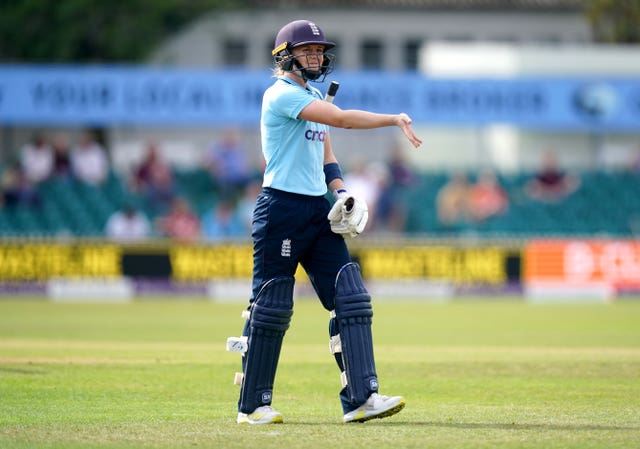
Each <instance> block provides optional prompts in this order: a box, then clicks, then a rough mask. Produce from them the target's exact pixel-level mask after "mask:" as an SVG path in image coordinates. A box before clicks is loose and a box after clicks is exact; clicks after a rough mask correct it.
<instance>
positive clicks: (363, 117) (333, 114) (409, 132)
mask: <svg viewBox="0 0 640 449" xmlns="http://www.w3.org/2000/svg"><path fill="white" fill-rule="evenodd" d="M299 117H300V118H302V119H304V120H308V121H310V122H316V123H323V124H325V125H329V126H333V127H334V128H346V129H373V128H384V127H387V126H397V127H399V128H400V129H401V130H402V132H403V133H404V135H405V136H406V137H407V139H409V141H410V142H411V144H412V145H413V146H414V147H416V148H418V147H419V146H420V145H421V144H422V140H420V139H419V138H418V137H417V136H416V135H415V133H414V132H413V129H412V128H411V118H410V117H409V116H408V115H407V114H405V113H401V114H377V113H375V112H369V111H362V110H359V109H347V110H342V109H340V108H339V107H338V106H336V105H335V104H332V103H328V102H326V101H320V100H316V101H312V102H311V103H310V104H309V105H308V106H307V107H306V108H304V109H303V110H302V112H301V113H300V115H299Z"/></svg>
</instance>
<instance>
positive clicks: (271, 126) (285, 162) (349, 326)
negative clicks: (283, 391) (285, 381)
mask: <svg viewBox="0 0 640 449" xmlns="http://www.w3.org/2000/svg"><path fill="white" fill-rule="evenodd" d="M334 46H335V44H334V43H332V42H328V41H326V40H325V37H324V33H323V32H322V30H321V29H320V28H319V27H318V26H317V25H316V24H315V23H313V22H310V21H308V20H296V21H294V22H291V23H289V24H287V25H285V26H284V27H283V28H282V29H281V30H280V31H279V32H278V35H277V37H276V41H275V46H274V49H273V52H272V54H273V57H274V61H275V69H274V77H275V78H276V80H275V82H274V83H273V85H271V86H270V87H269V88H268V89H267V90H266V91H265V93H264V98H263V103H262V118H261V121H260V129H261V133H262V151H263V153H264V157H265V160H266V168H265V172H264V181H263V184H262V185H263V190H262V192H261V194H260V195H259V196H258V199H257V202H256V206H255V210H254V213H253V229H252V238H253V246H254V254H253V263H254V268H253V286H252V289H253V291H252V295H251V299H250V305H249V308H248V314H246V315H248V318H247V321H246V324H245V327H244V331H243V336H244V337H246V352H244V354H243V358H242V368H243V373H242V374H241V375H240V380H239V383H240V384H241V393H240V400H239V401H238V418H237V422H238V423H249V424H271V423H281V422H283V418H282V415H281V414H280V413H279V412H277V411H276V410H275V409H274V408H272V407H271V402H272V399H273V384H274V379H275V375H276V368H277V365H278V358H279V356H280V348H281V346H282V340H283V338H284V335H285V332H286V331H287V329H288V328H289V323H290V321H291V316H292V314H293V287H294V273H295V272H296V269H297V267H298V264H302V267H303V268H304V269H305V271H306V273H307V275H308V276H309V279H310V280H311V283H312V285H313V287H314V289H315V291H316V293H317V295H318V297H319V298H320V301H321V302H322V305H323V306H324V308H325V309H326V310H327V311H329V312H330V321H329V333H330V347H331V352H332V353H333V355H334V356H335V359H336V361H337V364H338V366H339V368H340V371H341V372H342V375H341V379H342V385H343V389H342V391H341V392H340V400H341V402H342V408H343V411H344V417H343V421H344V422H362V421H367V420H369V419H372V418H384V417H387V416H391V415H393V414H395V413H398V412H399V411H400V410H401V409H402V408H403V407H404V405H405V401H404V399H403V398H402V397H401V396H391V397H390V396H383V395H381V394H378V377H377V375H376V367H375V362H374V354H373V342H372V335H371V321H372V316H373V310H372V307H371V297H370V296H369V294H368V292H367V290H366V288H365V286H364V284H363V281H362V276H361V274H360V267H359V266H358V265H357V264H355V263H353V262H351V257H350V255H349V251H348V249H347V245H346V243H345V240H344V236H348V237H355V236H356V235H358V234H359V233H360V232H362V230H363V229H364V227H365V225H366V222H367V219H368V210H367V205H366V204H365V203H364V202H363V201H361V200H360V199H358V198H354V197H353V196H351V195H349V193H348V191H347V188H346V186H345V185H344V182H343V179H342V174H341V172H340V167H339V165H338V162H337V160H336V157H335V156H334V154H333V149H332V148H331V140H330V137H329V127H338V128H351V129H373V128H381V127H387V126H397V127H399V128H400V129H401V130H402V131H403V132H404V134H405V136H406V137H407V139H409V141H410V142H411V143H412V144H413V146H414V147H418V146H420V144H421V143H422V141H421V140H420V139H419V138H418V137H416V136H415V134H414V132H413V130H412V128H411V119H410V118H409V116H408V115H406V114H404V113H402V114H396V115H392V114H375V113H371V112H367V111H362V110H342V109H340V108H339V107H337V106H335V105H334V104H332V103H330V102H328V101H324V100H323V96H322V94H321V93H320V91H319V90H318V89H316V88H315V87H312V86H309V85H308V84H307V82H308V81H317V82H321V81H323V80H324V78H325V77H326V75H327V74H329V73H330V72H331V71H332V70H333V63H334V60H333V55H332V54H330V53H327V51H328V50H330V49H331V48H333V47H334ZM327 188H328V189H329V190H330V191H331V192H332V193H333V196H334V198H335V199H336V201H335V203H334V205H333V207H332V206H331V204H330V203H329V202H328V201H327V199H326V198H325V194H326V193H327Z"/></svg>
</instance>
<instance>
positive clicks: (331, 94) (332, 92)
mask: <svg viewBox="0 0 640 449" xmlns="http://www.w3.org/2000/svg"><path fill="white" fill-rule="evenodd" d="M339 88H340V83H339V82H337V81H331V84H329V89H327V94H326V95H325V96H324V101H328V102H329V103H333V99H334V98H335V96H336V93H337V92H338V89H339Z"/></svg>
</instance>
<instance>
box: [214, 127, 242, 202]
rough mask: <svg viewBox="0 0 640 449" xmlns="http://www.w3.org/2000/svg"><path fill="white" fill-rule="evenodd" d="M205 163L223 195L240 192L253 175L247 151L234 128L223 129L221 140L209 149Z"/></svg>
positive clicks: (232, 194)
mask: <svg viewBox="0 0 640 449" xmlns="http://www.w3.org/2000/svg"><path fill="white" fill-rule="evenodd" d="M205 165H206V167H207V168H208V170H209V172H210V173H211V176H212V178H213V181H214V183H215V185H216V186H217V188H218V189H219V190H220V193H221V194H222V195H224V196H229V195H231V196H235V195H238V194H240V193H242V191H243V190H244V188H245V186H246V185H247V184H248V183H249V182H250V181H251V179H252V177H253V175H254V170H253V167H252V165H251V163H250V161H249V153H248V151H247V148H246V147H245V146H244V145H243V144H242V141H241V139H240V133H239V132H238V130H236V129H231V128H230V129H226V130H224V132H223V134H222V138H221V140H220V141H218V142H216V143H215V144H214V145H213V146H212V147H211V149H210V150H209V153H208V154H207V159H206V161H205Z"/></svg>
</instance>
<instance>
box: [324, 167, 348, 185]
mask: <svg viewBox="0 0 640 449" xmlns="http://www.w3.org/2000/svg"><path fill="white" fill-rule="evenodd" d="M334 179H343V178H342V172H341V171H340V166H339V165H338V163H337V162H331V163H329V164H325V166H324V181H325V182H326V183H327V185H329V184H330V183H331V181H333V180H334Z"/></svg>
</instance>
